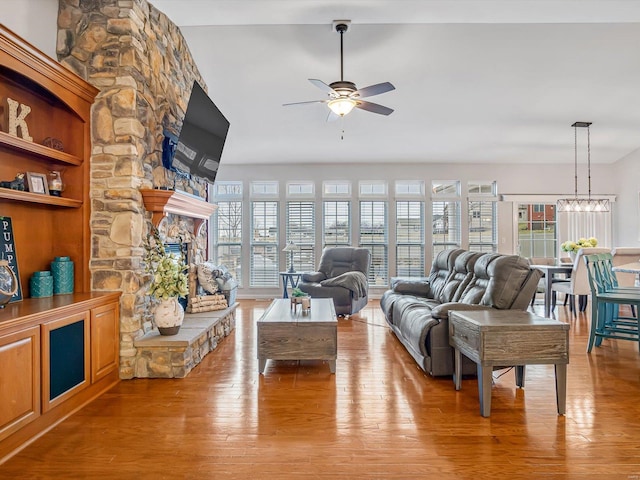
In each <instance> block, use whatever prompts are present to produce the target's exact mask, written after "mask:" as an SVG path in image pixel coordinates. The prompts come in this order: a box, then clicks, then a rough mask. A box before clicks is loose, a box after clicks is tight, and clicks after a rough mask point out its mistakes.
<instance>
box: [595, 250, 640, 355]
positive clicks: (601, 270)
mask: <svg viewBox="0 0 640 480" xmlns="http://www.w3.org/2000/svg"><path fill="white" fill-rule="evenodd" d="M584 263H585V267H586V271H587V279H588V282H589V288H590V290H591V328H590V329H589V343H588V345H587V353H589V352H591V349H592V348H593V346H594V345H595V346H597V347H599V346H600V345H601V343H602V340H603V339H605V338H611V339H617V340H634V341H636V342H638V349H639V350H640V336H639V335H638V316H637V315H636V314H635V313H634V315H633V316H631V317H627V316H622V315H620V308H619V307H620V306H621V305H633V306H635V307H636V309H635V310H634V312H638V308H637V307H638V306H640V288H635V287H620V286H618V285H617V279H616V276H615V272H613V270H612V268H613V263H612V255H611V254H610V253H604V254H592V255H585V256H584Z"/></svg>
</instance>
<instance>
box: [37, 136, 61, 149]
mask: <svg viewBox="0 0 640 480" xmlns="http://www.w3.org/2000/svg"><path fill="white" fill-rule="evenodd" d="M42 144H43V145H44V146H45V147H49V148H53V149H54V150H59V151H61V152H64V144H63V143H62V140H60V139H58V138H53V137H47V138H45V139H44V141H43V142H42Z"/></svg>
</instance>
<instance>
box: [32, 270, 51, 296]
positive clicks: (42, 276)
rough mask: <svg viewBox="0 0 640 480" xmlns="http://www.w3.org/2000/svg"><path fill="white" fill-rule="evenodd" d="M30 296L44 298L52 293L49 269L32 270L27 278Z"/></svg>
mask: <svg viewBox="0 0 640 480" xmlns="http://www.w3.org/2000/svg"><path fill="white" fill-rule="evenodd" d="M29 290H30V292H31V298H44V297H51V296H52V295H53V277H52V276H51V272H50V271H49V270H45V271H42V272H33V275H32V276H31V278H30V279H29Z"/></svg>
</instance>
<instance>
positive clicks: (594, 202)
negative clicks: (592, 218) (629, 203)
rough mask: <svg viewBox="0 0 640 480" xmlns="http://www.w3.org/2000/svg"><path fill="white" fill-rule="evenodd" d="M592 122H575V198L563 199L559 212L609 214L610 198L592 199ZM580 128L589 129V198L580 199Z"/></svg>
mask: <svg viewBox="0 0 640 480" xmlns="http://www.w3.org/2000/svg"><path fill="white" fill-rule="evenodd" d="M590 125H591V122H575V123H574V124H573V125H571V126H572V127H573V130H574V138H575V140H574V144H575V149H574V151H575V160H574V178H575V180H574V196H573V198H561V199H559V200H558V211H559V212H608V211H609V210H610V209H611V207H610V205H609V199H608V198H591V138H590V131H589V126H590ZM578 128H586V129H587V175H588V177H587V178H588V186H589V193H588V196H587V198H578Z"/></svg>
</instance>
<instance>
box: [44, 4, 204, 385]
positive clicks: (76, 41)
mask: <svg viewBox="0 0 640 480" xmlns="http://www.w3.org/2000/svg"><path fill="white" fill-rule="evenodd" d="M56 49H57V53H58V60H59V61H60V62H61V63H63V64H65V65H66V66H67V67H69V68H70V69H71V70H73V71H74V72H76V73H77V74H78V75H80V76H81V77H83V78H84V79H86V80H87V81H88V82H90V83H92V84H93V85H95V86H96V87H98V88H99V89H100V93H99V94H98V96H97V98H96V102H95V104H94V105H93V110H92V155H91V170H90V171H91V185H90V192H91V193H90V194H91V202H92V204H91V207H92V208H91V220H90V223H91V235H92V237H91V238H92V255H91V264H90V270H91V277H92V288H93V289H94V290H120V291H122V301H121V305H120V313H121V322H120V376H121V378H132V377H134V376H135V375H136V373H135V362H136V348H135V347H134V340H135V339H136V338H139V337H141V336H142V335H144V334H145V333H146V332H147V331H149V330H150V328H151V321H150V320H151V309H150V307H151V305H150V304H149V297H148V296H147V295H146V290H147V284H148V275H146V274H145V272H144V268H143V265H142V255H143V246H142V244H143V239H144V237H145V235H146V234H147V232H148V228H149V223H148V222H149V221H150V219H151V216H150V214H148V213H147V212H146V210H145V208H144V204H143V202H142V197H141V195H140V193H139V190H138V189H139V188H154V187H171V188H173V187H175V188H177V189H180V190H183V191H187V192H190V193H195V194H197V195H199V196H202V197H206V183H205V182H204V181H193V180H187V181H185V180H184V179H180V178H174V176H173V174H172V172H169V171H167V170H166V169H165V168H163V167H162V139H163V129H168V130H171V131H173V132H174V133H178V130H177V129H176V125H181V123H182V119H183V118H184V112H185V110H186V107H187V104H188V101H189V95H190V92H191V85H192V83H193V81H194V80H197V81H198V82H199V83H200V84H201V85H202V86H203V87H204V88H205V89H206V86H205V84H204V82H203V80H202V78H201V76H200V73H199V72H198V69H197V67H196V65H195V63H194V61H193V58H192V56H191V53H190V52H189V49H188V47H187V45H186V42H185V40H184V38H183V37H182V34H181V33H180V30H179V29H178V27H176V25H174V24H173V23H172V22H171V21H170V20H169V19H168V18H167V17H166V16H165V15H164V14H163V13H162V12H160V11H158V10H157V9H156V8H155V7H153V6H152V5H150V4H149V3H148V2H147V1H146V0H60V7H59V15H58V38H57V46H56ZM160 231H161V233H162V234H163V235H164V236H165V238H166V240H167V241H176V237H181V238H183V239H184V238H187V239H190V240H191V241H192V242H193V243H192V246H193V248H192V250H193V252H194V253H195V254H196V255H199V256H202V251H203V249H204V248H206V235H207V234H206V228H203V229H202V231H201V234H200V237H198V238H193V234H192V232H193V221H192V220H191V219H188V218H184V217H176V218H169V219H167V220H164V221H163V222H162V224H161V228H160Z"/></svg>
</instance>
